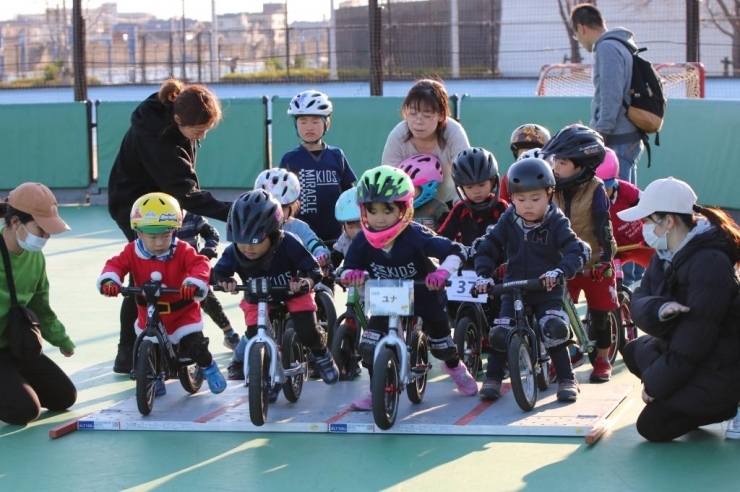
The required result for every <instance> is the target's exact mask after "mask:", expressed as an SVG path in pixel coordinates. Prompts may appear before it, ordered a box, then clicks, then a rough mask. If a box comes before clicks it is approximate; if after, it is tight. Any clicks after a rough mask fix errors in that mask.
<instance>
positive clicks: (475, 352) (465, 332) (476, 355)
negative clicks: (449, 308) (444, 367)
mask: <svg viewBox="0 0 740 492" xmlns="http://www.w3.org/2000/svg"><path fill="white" fill-rule="evenodd" d="M454 341H455V345H457V353H458V354H460V357H461V359H462V360H463V362H464V363H465V366H466V367H467V368H468V371H470V375H471V376H473V379H475V378H477V377H478V371H479V369H480V367H481V350H482V346H483V342H482V341H481V330H480V328H479V327H478V325H477V324H476V323H475V321H474V320H473V319H472V318H470V317H469V316H463V317H462V318H460V320H459V321H458V322H457V324H456V325H455V335H454Z"/></svg>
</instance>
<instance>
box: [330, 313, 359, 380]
mask: <svg viewBox="0 0 740 492" xmlns="http://www.w3.org/2000/svg"><path fill="white" fill-rule="evenodd" d="M331 356H332V357H333V358H334V362H336V364H337V368H338V369H339V380H340V381H351V380H353V379H354V378H355V376H356V375H357V361H358V360H359V357H358V356H357V355H356V354H355V329H353V328H352V327H350V326H349V325H346V324H341V325H339V327H337V330H336V331H335V332H334V339H333V340H332V341H331Z"/></svg>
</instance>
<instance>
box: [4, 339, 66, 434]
mask: <svg viewBox="0 0 740 492" xmlns="http://www.w3.org/2000/svg"><path fill="white" fill-rule="evenodd" d="M75 401H77V389H76V388H75V386H74V384H73V383H72V381H71V380H70V379H69V377H67V375H66V374H65V373H64V371H62V369H61V368H60V367H59V366H58V365H56V364H55V363H54V362H53V361H52V360H51V359H49V358H48V357H47V356H45V355H43V354H41V355H40V356H39V357H37V358H35V359H33V360H31V361H30V362H23V361H20V360H18V359H16V358H14V357H13V356H12V355H11V354H10V350H9V349H0V420H2V421H3V422H6V423H8V424H14V425H25V424H27V423H29V422H32V421H34V420H36V419H37V418H38V416H39V415H40V414H41V409H42V408H48V409H49V410H55V411H56V410H66V409H68V408H69V407H71V406H72V405H74V404H75Z"/></svg>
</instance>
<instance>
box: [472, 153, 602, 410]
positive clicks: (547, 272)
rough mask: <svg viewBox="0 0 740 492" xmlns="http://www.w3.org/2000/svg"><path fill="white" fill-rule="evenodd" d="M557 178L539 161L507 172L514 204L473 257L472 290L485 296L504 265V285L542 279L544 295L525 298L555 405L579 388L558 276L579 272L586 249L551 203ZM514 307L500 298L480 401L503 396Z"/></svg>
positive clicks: (574, 395) (507, 296)
mask: <svg viewBox="0 0 740 492" xmlns="http://www.w3.org/2000/svg"><path fill="white" fill-rule="evenodd" d="M554 187H555V177H554V176H553V173H552V170H551V169H550V166H549V165H548V164H547V163H546V162H545V161H543V160H542V159H534V158H533V159H524V160H521V161H518V162H516V163H514V164H513V165H512V166H511V167H510V168H509V190H510V192H511V198H512V205H513V206H511V207H509V208H508V209H507V210H506V212H505V213H504V215H503V216H502V217H501V220H499V221H498V222H497V223H496V224H495V225H494V226H493V227H492V228H490V229H489V232H488V233H487V234H486V236H485V239H483V241H481V243H480V244H479V246H478V249H477V251H476V254H475V271H476V273H477V274H478V280H476V288H477V290H478V291H479V292H486V291H487V290H488V288H489V286H490V285H492V284H493V280H492V279H491V277H492V276H493V275H494V272H496V270H497V268H498V266H500V264H501V263H502V262H503V261H507V263H508V264H507V267H506V274H505V276H504V282H511V281H515V280H528V279H531V278H541V279H544V280H545V282H546V288H547V291H546V292H542V293H540V292H536V293H528V294H527V297H526V302H527V304H528V305H529V306H530V307H531V308H532V309H533V310H534V312H535V316H536V318H537V320H538V321H539V324H540V328H541V330H542V338H543V341H544V345H545V348H547V352H548V353H549V354H550V358H551V360H552V364H553V366H554V368H555V374H557V377H558V392H557V399H558V401H575V400H576V399H577V398H578V393H579V389H578V384H577V383H576V380H575V375H574V374H573V368H572V367H571V364H570V356H569V353H568V341H569V339H570V328H569V324H568V315H567V314H566V313H565V312H564V311H563V287H562V286H560V285H557V279H558V277H565V278H570V277H572V276H573V275H574V274H575V273H576V271H578V270H580V269H581V268H583V265H584V263H585V262H586V261H588V259H589V254H590V249H589V247H588V246H587V245H586V244H585V243H584V242H582V241H580V240H579V239H578V238H577V237H576V235H575V233H574V232H573V230H572V229H571V228H570V223H569V221H568V219H567V218H566V217H565V216H564V215H563V213H562V212H561V211H560V210H559V209H558V208H557V207H556V206H555V205H554V204H553V203H552V196H553V189H554ZM513 318H514V303H513V299H512V296H511V295H510V294H505V295H503V296H501V313H500V315H499V318H498V319H496V320H494V326H493V327H492V328H491V331H490V333H489V340H490V344H491V348H492V349H493V351H492V355H491V358H490V359H489V362H488V371H487V372H486V380H485V382H484V383H483V388H482V389H481V396H482V397H483V398H485V399H491V400H495V399H497V398H499V397H500V396H501V381H502V379H503V377H504V368H505V362H506V350H507V346H506V339H507V336H508V333H509V330H510V329H511V328H512V327H513V326H514V324H515V322H514V319H513Z"/></svg>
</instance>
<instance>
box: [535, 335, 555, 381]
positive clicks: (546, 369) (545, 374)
mask: <svg viewBox="0 0 740 492" xmlns="http://www.w3.org/2000/svg"><path fill="white" fill-rule="evenodd" d="M539 345H540V350H542V351H543V354H544V352H545V351H546V350H547V349H545V346H544V344H543V343H542V342H540V343H539ZM544 355H546V354H544ZM541 359H542V356H540V360H541ZM550 366H552V360H551V359H549V358H548V359H547V360H546V361H544V362H540V363H539V369H538V371H537V388H538V389H539V390H540V391H547V388H549V387H550Z"/></svg>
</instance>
